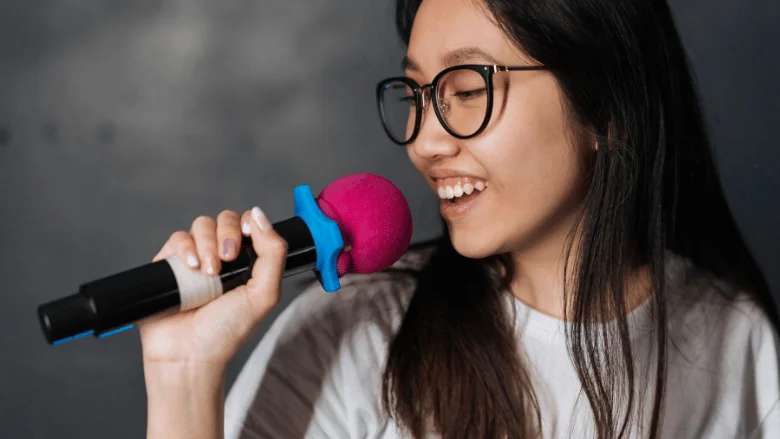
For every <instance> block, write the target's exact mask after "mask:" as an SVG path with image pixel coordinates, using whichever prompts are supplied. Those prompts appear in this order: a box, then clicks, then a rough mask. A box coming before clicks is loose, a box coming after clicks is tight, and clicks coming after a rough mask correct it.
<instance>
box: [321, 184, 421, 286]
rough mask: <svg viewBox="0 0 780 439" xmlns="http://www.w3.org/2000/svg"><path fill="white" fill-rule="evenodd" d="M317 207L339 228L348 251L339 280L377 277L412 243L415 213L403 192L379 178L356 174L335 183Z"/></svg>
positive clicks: (341, 260)
mask: <svg viewBox="0 0 780 439" xmlns="http://www.w3.org/2000/svg"><path fill="white" fill-rule="evenodd" d="M317 205H318V206H319V207H320V209H321V210H322V213H324V214H325V216H327V217H328V218H330V219H332V220H333V221H335V222H336V223H337V224H338V225H339V229H341V235H342V237H343V238H344V249H343V250H342V251H341V254H340V255H339V259H338V264H337V265H338V267H337V269H338V274H339V277H341V276H343V275H344V274H346V273H350V272H351V273H374V272H377V271H382V270H384V269H386V268H388V267H390V266H391V265H393V264H394V263H395V262H396V261H397V260H398V259H399V258H400V257H401V255H403V254H404V252H405V251H406V249H407V247H409V242H410V241H411V239H412V213H411V211H410V210H409V204H408V203H407V202H406V198H404V196H403V194H402V193H401V191H400V189H398V188H397V187H396V186H395V185H394V184H393V183H392V182H391V181H390V180H388V179H386V178H384V177H381V176H379V175H376V174H368V173H361V174H352V175H346V176H344V177H341V178H339V179H338V180H335V181H333V182H332V183H331V184H329V185H328V186H326V187H325V189H323V190H322V192H320V194H319V196H318V197H317Z"/></svg>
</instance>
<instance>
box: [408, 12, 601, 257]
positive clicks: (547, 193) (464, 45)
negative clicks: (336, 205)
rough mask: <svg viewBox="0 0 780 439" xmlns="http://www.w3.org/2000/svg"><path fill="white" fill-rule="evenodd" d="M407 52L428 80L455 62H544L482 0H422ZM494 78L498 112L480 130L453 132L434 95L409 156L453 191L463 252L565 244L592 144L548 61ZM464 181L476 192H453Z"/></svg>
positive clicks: (413, 69) (448, 209)
mask: <svg viewBox="0 0 780 439" xmlns="http://www.w3.org/2000/svg"><path fill="white" fill-rule="evenodd" d="M407 59H408V61H409V63H408V64H409V65H410V67H409V68H407V69H406V72H405V74H406V76H408V77H410V78H412V79H414V80H415V81H416V82H417V83H419V84H428V83H430V82H431V81H432V80H433V78H434V76H436V74H438V73H439V72H440V71H441V70H443V69H445V68H447V67H449V66H451V65H453V64H499V65H509V66H523V65H537V64H538V63H536V62H534V61H533V60H531V59H529V58H528V57H527V56H524V55H523V54H522V53H521V51H520V50H519V49H518V48H517V47H516V46H515V45H514V44H512V43H511V42H510V41H509V40H508V38H507V37H506V36H505V34H504V33H503V32H502V31H501V30H500V29H499V28H498V27H497V26H496V25H495V24H494V23H493V22H492V21H491V19H490V18H488V15H487V13H486V11H485V10H483V9H481V8H480V6H479V5H478V4H477V3H475V2H474V1H473V0H425V1H423V2H422V5H421V6H420V9H419V11H418V12H417V15H416V17H415V20H414V25H413V28H412V33H411V39H410V42H409V47H408V51H407ZM493 79H494V88H495V99H496V100H495V102H494V105H493V115H492V117H491V120H490V123H489V125H488V126H487V128H486V129H485V130H484V131H483V132H482V133H481V134H479V135H478V136H476V137H474V138H471V139H467V140H459V139H457V138H455V137H453V136H451V135H449V134H448V133H447V132H446V131H445V130H444V128H443V127H442V126H441V124H440V123H439V121H438V120H437V119H436V115H435V114H434V112H433V111H432V109H431V108H430V107H429V106H430V104H428V108H426V111H425V114H424V116H423V120H422V126H421V127H420V132H419V135H418V137H417V138H416V139H415V141H414V142H413V143H411V144H409V145H408V146H407V152H408V154H409V158H410V159H411V160H412V162H413V163H414V166H415V167H416V168H417V169H418V170H419V171H420V173H422V175H423V176H424V177H425V179H426V181H427V182H428V185H429V186H430V187H431V189H432V190H433V191H434V192H435V193H437V194H439V195H440V197H441V196H443V197H445V199H442V200H441V206H440V207H441V213H442V216H443V217H444V219H445V221H446V222H447V225H448V228H449V233H450V236H451V239H452V242H453V245H454V246H455V249H456V250H457V251H458V252H459V253H460V254H462V255H464V256H466V257H471V258H482V257H486V256H489V255H492V254H496V253H504V252H510V251H512V252H517V251H527V250H530V249H538V248H540V247H546V248H550V249H552V250H555V249H556V248H557V250H558V251H559V250H560V247H559V245H560V243H562V242H563V241H562V240H563V239H565V235H566V233H567V232H568V231H569V230H570V228H571V226H572V225H573V218H574V215H575V214H576V213H577V210H578V209H579V208H580V206H581V204H582V199H583V192H584V190H583V189H584V182H583V180H584V176H585V172H586V166H585V164H586V150H587V149H588V148H584V147H582V145H575V143H574V141H573V136H572V135H570V132H571V130H570V129H569V125H568V121H567V119H566V117H565V114H564V106H563V101H562V94H561V92H560V89H559V87H558V85H557V82H556V79H555V77H554V76H553V75H552V74H551V73H550V72H549V71H546V70H536V71H514V72H501V73H496V74H494V76H493ZM482 185H484V186H485V188H484V190H482V191H480V190H479V188H480V187H481V186H482ZM458 186H460V189H461V190H462V191H463V192H464V193H465V192H472V193H471V195H468V196H462V197H459V198H451V199H447V198H446V197H447V196H448V195H449V196H450V197H451V196H453V194H457V193H461V190H458ZM475 186H476V188H474V187H475ZM448 187H449V188H451V189H447V188H448Z"/></svg>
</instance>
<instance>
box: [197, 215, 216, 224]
mask: <svg viewBox="0 0 780 439" xmlns="http://www.w3.org/2000/svg"><path fill="white" fill-rule="evenodd" d="M213 223H214V220H213V219H211V217H210V216H207V215H200V216H199V217H197V218H195V220H194V221H193V222H192V224H193V226H207V225H209V224H213Z"/></svg>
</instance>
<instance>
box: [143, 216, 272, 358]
mask: <svg viewBox="0 0 780 439" xmlns="http://www.w3.org/2000/svg"><path fill="white" fill-rule="evenodd" d="M242 224H243V230H244V231H243V232H242ZM247 229H249V230H247ZM247 231H248V232H249V233H248V234H249V235H251V237H252V245H253V247H254V250H255V252H256V253H257V260H256V261H255V264H254V266H253V268H252V275H251V279H250V280H249V281H248V282H247V283H246V284H245V285H241V286H239V287H237V288H235V289H233V290H232V291H227V292H224V293H223V294H222V295H221V296H219V297H218V298H217V299H215V300H213V301H211V302H209V303H207V304H206V305H203V306H201V307H200V308H197V309H193V310H189V311H184V312H179V311H178V309H173V310H171V312H169V313H163V314H158V315H154V316H151V317H149V318H146V319H143V320H141V321H139V322H136V326H137V327H138V328H139V330H140V334H141V345H142V350H143V359H144V364H145V366H146V367H149V366H150V365H155V366H160V365H161V363H177V364H187V365H190V366H192V365H195V366H197V367H200V366H198V365H202V366H203V367H210V368H214V367H215V366H216V367H217V368H224V367H226V366H227V364H228V363H229V361H230V359H231V358H232V357H233V355H235V353H236V352H238V350H240V349H241V346H242V345H243V344H244V343H245V342H246V341H247V340H248V339H249V337H250V336H251V335H252V333H253V331H254V330H255V329H256V328H257V325H258V324H259V323H260V322H261V321H262V320H263V318H264V317H265V316H266V315H267V314H268V312H269V311H270V310H271V309H272V308H273V307H274V306H275V305H276V304H277V303H278V302H279V296H280V287H281V278H282V273H283V272H284V265H285V260H286V254H287V243H286V241H285V240H284V239H283V238H282V237H281V236H279V235H278V234H277V233H276V232H275V231H274V230H273V227H272V226H271V223H270V222H269V221H268V219H267V218H266V217H265V215H263V213H262V212H261V211H260V209H258V208H254V209H253V210H252V211H251V212H250V211H247V212H245V213H244V214H243V216H241V215H239V214H238V213H237V212H234V211H229V210H226V211H223V212H222V213H220V214H219V216H218V217H217V220H216V221H214V220H213V219H211V218H210V217H206V216H201V217H198V218H197V219H196V220H195V221H194V222H193V224H192V229H191V230H190V232H189V233H187V232H184V231H178V232H175V233H174V234H173V235H171V237H170V238H169V239H168V241H167V242H166V243H165V245H163V247H162V249H161V250H160V252H159V253H157V255H156V256H155V257H154V259H153V261H159V260H162V259H165V258H167V257H169V256H171V255H176V256H177V257H179V258H180V259H181V260H182V261H184V262H185V264H186V265H188V266H190V267H191V269H193V270H198V269H199V270H202V271H203V272H204V273H206V274H208V275H216V274H217V273H219V272H220V269H221V264H222V261H231V260H233V259H235V258H236V255H237V254H238V249H239V245H240V243H241V239H242V234H244V235H246V234H247V233H246V232H247Z"/></svg>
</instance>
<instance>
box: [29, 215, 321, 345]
mask: <svg viewBox="0 0 780 439" xmlns="http://www.w3.org/2000/svg"><path fill="white" fill-rule="evenodd" d="M273 227H274V230H275V231H276V232H277V233H278V234H279V235H280V236H281V237H282V238H284V239H285V240H286V241H287V246H288V250H287V259H286V268H285V272H284V277H287V276H292V275H294V274H297V273H301V272H303V271H308V270H313V269H314V268H315V264H316V262H317V250H316V247H315V242H314V237H313V236H312V233H311V231H310V230H309V227H308V226H307V224H306V222H305V221H304V220H303V219H302V218H300V217H298V216H294V217H292V218H289V219H287V220H284V221H280V222H278V223H275V224H274V225H273ZM256 259H257V254H256V253H255V251H254V248H253V247H252V240H251V238H250V237H243V239H242V242H241V245H240V246H239V252H238V256H237V257H236V258H235V259H234V260H232V261H229V262H225V261H223V262H222V270H221V271H220V273H219V274H218V275H215V277H217V276H218V277H219V282H221V284H222V291H223V292H227V291H230V290H232V289H233V288H235V287H237V286H239V285H243V284H245V283H246V282H247V281H248V280H249V278H250V276H251V272H252V266H253V265H254V263H255V260H256ZM315 273H317V272H316V270H315ZM181 303H182V297H181V294H180V285H178V283H177V278H176V276H175V273H174V270H173V268H172V266H171V264H170V263H169V262H168V261H167V260H160V261H157V262H152V263H148V264H145V265H142V266H140V267H136V268H132V269H129V270H126V271H123V272H120V273H117V274H114V275H111V276H108V277H105V278H102V279H98V280H94V281H92V282H89V283H85V284H83V285H81V286H80V287H79V292H78V293H76V294H73V295H70V296H66V297H64V298H61V299H57V300H54V301H51V302H48V303H45V304H43V305H41V306H39V307H38V318H39V320H40V323H41V327H42V328H43V332H44V335H45V337H46V340H47V341H48V342H49V343H50V344H53V345H55V344H61V343H64V342H66V341H69V340H73V339H76V338H80V337H83V336H87V335H94V336H96V337H99V338H103V337H106V336H108V335H112V334H115V333H117V332H120V331H122V330H124V329H129V328H131V327H132V322H134V321H137V320H140V319H142V318H144V317H147V316H150V315H153V314H156V313H159V312H162V311H166V310H168V309H170V308H174V307H178V306H180V305H181Z"/></svg>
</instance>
